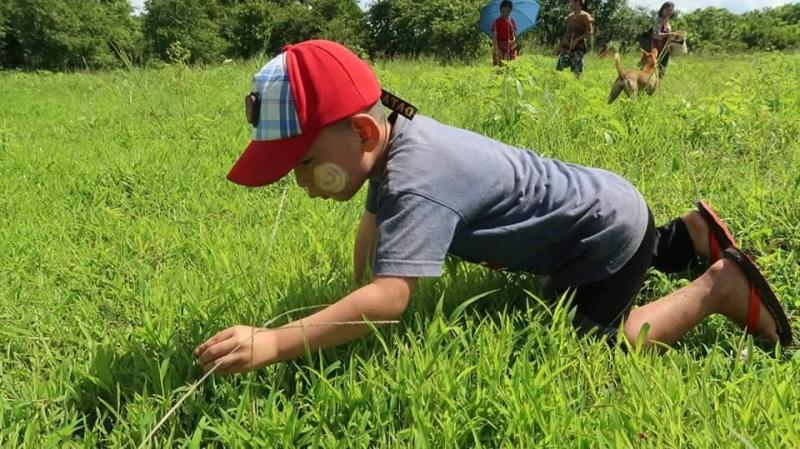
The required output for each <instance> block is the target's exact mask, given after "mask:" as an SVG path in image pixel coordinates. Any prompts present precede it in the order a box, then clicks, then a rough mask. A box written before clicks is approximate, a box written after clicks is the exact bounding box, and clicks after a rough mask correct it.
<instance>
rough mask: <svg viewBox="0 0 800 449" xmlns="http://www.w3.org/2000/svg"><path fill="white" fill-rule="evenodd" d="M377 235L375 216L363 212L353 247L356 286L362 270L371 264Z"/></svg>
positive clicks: (361, 275) (360, 278) (359, 281)
mask: <svg viewBox="0 0 800 449" xmlns="http://www.w3.org/2000/svg"><path fill="white" fill-rule="evenodd" d="M377 233H378V229H377V225H376V224H375V214H373V213H371V212H369V211H366V210H365V211H364V215H362V216H361V222H360V223H359V224H358V232H357V234H356V242H355V245H353V279H354V281H355V283H356V285H358V284H360V283H361V280H362V279H363V277H364V269H365V268H366V267H367V265H369V264H370V263H371V262H372V251H373V248H374V245H375V235H377Z"/></svg>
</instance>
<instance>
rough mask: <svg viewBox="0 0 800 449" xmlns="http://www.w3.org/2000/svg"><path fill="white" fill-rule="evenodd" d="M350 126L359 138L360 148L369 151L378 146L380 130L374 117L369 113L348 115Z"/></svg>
mask: <svg viewBox="0 0 800 449" xmlns="http://www.w3.org/2000/svg"><path fill="white" fill-rule="evenodd" d="M350 127H351V128H352V129H353V131H355V132H356V134H358V138H359V139H360V140H361V149H362V150H363V151H365V152H370V151H372V150H374V149H375V148H377V147H378V142H379V141H380V138H381V130H380V127H379V126H378V121H377V120H375V117H373V116H371V115H369V114H363V113H362V114H356V115H354V116H352V117H350Z"/></svg>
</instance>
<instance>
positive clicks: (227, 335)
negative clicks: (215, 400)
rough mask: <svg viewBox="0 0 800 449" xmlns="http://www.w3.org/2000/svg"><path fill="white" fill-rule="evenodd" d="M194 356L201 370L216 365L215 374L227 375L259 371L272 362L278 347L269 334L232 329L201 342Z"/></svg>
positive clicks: (260, 331) (253, 329)
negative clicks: (252, 370)
mask: <svg viewBox="0 0 800 449" xmlns="http://www.w3.org/2000/svg"><path fill="white" fill-rule="evenodd" d="M194 354H195V355H196V356H197V360H198V362H199V363H200V364H201V365H203V369H204V370H205V371H208V370H210V369H212V368H213V367H214V366H215V365H217V364H219V366H218V367H217V369H216V372H217V373H220V374H230V373H240V372H242V371H247V370H251V369H254V368H261V367H263V366H264V365H267V364H269V363H271V362H273V361H274V360H275V359H276V358H277V355H278V347H277V344H276V341H275V336H274V334H273V331H270V330H267V329H260V328H256V327H250V326H233V327H229V328H228V329H225V330H223V331H221V332H219V333H218V334H217V335H214V336H213V337H211V338H209V339H208V340H206V341H205V342H203V343H202V344H201V345H200V346H198V347H197V349H195V351H194Z"/></svg>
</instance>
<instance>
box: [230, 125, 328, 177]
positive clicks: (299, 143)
mask: <svg viewBox="0 0 800 449" xmlns="http://www.w3.org/2000/svg"><path fill="white" fill-rule="evenodd" d="M318 134H319V133H318V132H317V133H314V132H309V133H304V134H301V135H299V136H295V137H289V138H286V139H279V140H253V141H251V142H250V144H249V145H247V149H245V150H244V153H242V155H241V156H240V157H239V160H237V161H236V163H235V164H234V165H233V168H231V171H230V172H228V180H229V181H232V182H235V183H236V184H239V185H243V186H247V187H259V186H265V185H268V184H272V183H273V182H275V181H278V180H279V179H281V178H283V177H284V176H286V175H287V174H288V173H289V172H290V171H292V169H293V168H294V167H295V166H296V165H297V164H298V163H299V162H300V160H301V159H303V155H304V154H305V153H306V151H308V149H309V147H311V144H313V143H314V140H316V138H317V135H318Z"/></svg>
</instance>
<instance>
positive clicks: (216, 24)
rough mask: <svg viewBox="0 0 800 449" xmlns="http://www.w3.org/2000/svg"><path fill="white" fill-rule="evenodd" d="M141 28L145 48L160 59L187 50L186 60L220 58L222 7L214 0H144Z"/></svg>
mask: <svg viewBox="0 0 800 449" xmlns="http://www.w3.org/2000/svg"><path fill="white" fill-rule="evenodd" d="M145 10H146V14H145V16H144V21H143V24H142V26H143V32H144V37H145V42H146V44H147V48H148V51H149V52H150V54H151V55H153V56H156V57H159V58H161V59H166V60H168V59H171V58H174V57H175V55H174V54H171V52H172V53H174V52H176V51H178V52H184V51H185V52H186V53H188V54H186V55H185V56H186V57H187V59H188V61H189V62H212V61H219V60H220V59H222V56H223V53H224V51H225V50H226V48H227V47H228V43H227V42H226V41H225V39H224V38H223V37H222V26H223V25H224V24H225V22H226V17H225V9H224V8H223V7H221V6H220V4H219V3H218V2H217V1H216V0H147V1H146V2H145Z"/></svg>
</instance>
